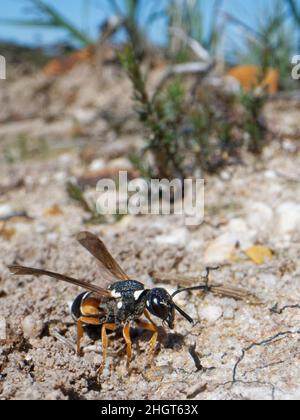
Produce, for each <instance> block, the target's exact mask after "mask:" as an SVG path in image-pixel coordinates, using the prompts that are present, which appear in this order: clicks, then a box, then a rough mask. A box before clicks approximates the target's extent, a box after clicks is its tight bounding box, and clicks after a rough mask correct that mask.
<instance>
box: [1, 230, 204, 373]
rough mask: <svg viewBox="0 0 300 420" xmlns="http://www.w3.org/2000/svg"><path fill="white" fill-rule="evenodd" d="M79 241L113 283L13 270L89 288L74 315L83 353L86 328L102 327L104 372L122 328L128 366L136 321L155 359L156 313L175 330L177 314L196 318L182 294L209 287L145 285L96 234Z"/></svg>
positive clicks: (14, 267) (73, 308) (77, 302)
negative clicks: (181, 301) (113, 337)
mask: <svg viewBox="0 0 300 420" xmlns="http://www.w3.org/2000/svg"><path fill="white" fill-rule="evenodd" d="M77 240H78V242H79V243H80V244H81V245H82V246H83V247H84V248H85V249H86V250H87V251H89V253H90V254H91V255H92V256H94V257H95V258H96V259H97V260H98V262H99V263H100V268H101V274H102V276H103V277H106V278H107V276H108V277H109V278H110V279H111V285H110V286H109V287H108V288H107V289H104V288H101V287H98V286H96V285H94V284H90V283H88V282H87V281H83V280H77V279H74V278H71V277H67V276H65V275H62V274H57V273H53V272H50V271H45V270H40V269H36V268H29V267H23V266H19V265H12V266H9V267H8V268H9V270H10V271H11V272H12V273H13V274H15V275H18V276H25V275H26V276H27V275H30V276H37V277H40V276H48V277H50V278H54V279H57V280H61V281H64V282H67V283H70V284H72V285H75V286H79V287H81V288H83V289H84V290H85V292H84V293H82V294H80V295H79V296H78V297H77V298H76V299H75V300H74V302H73V304H72V306H71V315H72V317H73V319H74V321H75V322H76V324H77V353H78V355H80V354H81V340H82V338H83V335H84V330H85V327H89V326H93V327H95V326H96V327H99V328H101V340H102V349H103V351H102V363H101V366H100V368H99V370H98V373H99V374H101V373H102V371H103V369H104V367H105V365H106V358H107V353H108V347H109V338H108V337H109V333H110V332H114V331H116V330H117V329H119V328H120V327H121V328H122V332H123V337H124V340H125V343H126V353H127V368H128V369H129V368H130V363H131V360H132V340H131V334H130V331H131V326H132V324H133V323H135V324H136V325H137V326H138V327H139V328H141V329H144V330H147V331H150V332H151V333H152V338H151V340H150V342H149V344H150V356H151V360H153V357H154V354H155V349H156V345H157V341H158V331H159V330H158V326H157V324H156V323H155V322H154V321H153V320H152V316H155V317H156V318H159V319H160V320H161V321H162V322H163V324H164V325H165V324H166V325H167V326H168V327H169V328H170V329H171V330H173V329H174V327H175V314H176V312H178V313H179V314H180V315H181V316H182V317H184V318H185V319H186V320H187V321H188V322H189V323H191V324H194V321H193V319H192V318H191V317H190V316H189V315H188V314H187V313H185V312H184V311H183V310H182V309H181V308H180V307H179V306H177V305H176V303H175V302H174V297H175V296H176V295H178V294H179V293H182V292H184V291H189V290H206V289H207V286H197V287H193V288H186V289H179V290H177V291H176V292H175V293H174V294H173V295H171V294H169V293H168V291H167V290H166V289H164V288H153V289H146V288H145V286H144V284H142V283H141V282H139V281H137V280H132V279H130V278H129V276H128V275H127V274H126V273H125V272H124V271H123V270H122V268H121V267H120V266H119V264H118V263H117V262H116V260H115V259H114V258H113V257H112V255H111V254H110V252H109V251H108V250H107V248H106V246H105V245H104V243H103V242H102V241H101V240H100V239H99V238H98V237H97V236H95V235H94V234H92V233H89V232H81V233H80V234H79V235H78V236H77Z"/></svg>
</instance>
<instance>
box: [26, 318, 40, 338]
mask: <svg viewBox="0 0 300 420" xmlns="http://www.w3.org/2000/svg"><path fill="white" fill-rule="evenodd" d="M22 328H23V333H24V337H25V338H37V337H39V336H40V334H41V333H42V331H43V328H44V324H43V322H42V321H40V320H37V319H35V318H34V317H32V316H27V317H26V318H24V319H23V321H22Z"/></svg>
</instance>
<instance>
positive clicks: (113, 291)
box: [111, 289, 122, 299]
mask: <svg viewBox="0 0 300 420" xmlns="http://www.w3.org/2000/svg"><path fill="white" fill-rule="evenodd" d="M111 295H112V297H113V298H115V299H119V298H120V297H122V295H121V293H119V292H117V291H116V290H115V289H113V290H112V291H111Z"/></svg>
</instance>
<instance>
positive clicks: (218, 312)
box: [200, 305, 223, 324]
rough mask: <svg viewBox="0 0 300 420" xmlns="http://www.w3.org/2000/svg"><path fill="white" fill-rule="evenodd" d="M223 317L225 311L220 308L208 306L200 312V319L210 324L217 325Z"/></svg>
mask: <svg viewBox="0 0 300 420" xmlns="http://www.w3.org/2000/svg"><path fill="white" fill-rule="evenodd" d="M222 315H223V309H222V308H221V307H220V306H214V305H208V306H205V307H204V308H203V309H201V311H200V318H201V319H204V320H205V321H207V322H208V323H209V324H215V323H216V322H217V321H218V319H220V318H221V317H222Z"/></svg>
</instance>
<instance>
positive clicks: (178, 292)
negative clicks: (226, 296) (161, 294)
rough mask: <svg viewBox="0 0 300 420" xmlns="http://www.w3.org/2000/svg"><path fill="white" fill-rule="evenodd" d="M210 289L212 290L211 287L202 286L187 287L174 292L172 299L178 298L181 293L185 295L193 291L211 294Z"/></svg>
mask: <svg viewBox="0 0 300 420" xmlns="http://www.w3.org/2000/svg"><path fill="white" fill-rule="evenodd" d="M210 289H211V287H210V286H208V285H201V286H194V287H187V288H185V289H179V290H176V292H174V293H173V294H172V298H174V297H175V296H177V295H179V294H180V293H183V292H192V291H194V290H205V291H206V292H209V291H210Z"/></svg>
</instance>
